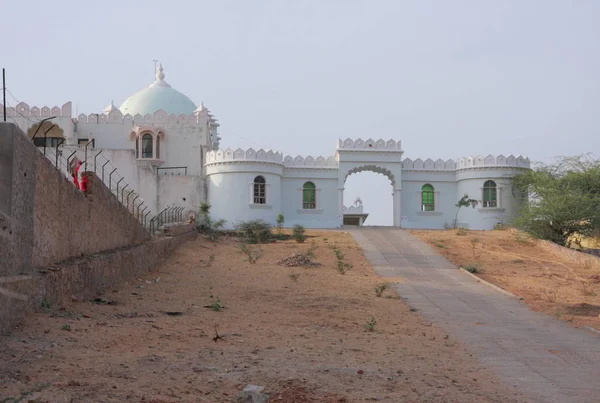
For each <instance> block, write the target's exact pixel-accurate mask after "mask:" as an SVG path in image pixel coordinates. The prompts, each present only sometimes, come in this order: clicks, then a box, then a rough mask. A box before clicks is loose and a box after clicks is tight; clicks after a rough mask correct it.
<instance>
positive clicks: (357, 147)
mask: <svg viewBox="0 0 600 403" xmlns="http://www.w3.org/2000/svg"><path fill="white" fill-rule="evenodd" d="M402 154H403V151H402V149H401V147H400V142H399V141H394V140H388V141H384V140H377V141H374V140H371V139H369V140H366V141H363V140H361V139H358V140H351V139H346V140H344V141H341V140H340V141H339V142H338V148H337V150H336V159H337V160H338V169H339V171H338V206H339V210H338V216H339V217H338V219H339V222H340V226H343V217H344V215H343V208H344V184H345V183H346V179H347V178H348V176H349V175H352V174H354V173H359V172H364V171H370V172H375V173H378V174H382V175H384V176H386V177H387V178H388V179H389V180H390V182H391V184H392V189H393V197H394V199H393V204H392V205H393V217H394V218H393V225H394V227H400V226H401V218H402V217H401V214H400V210H401V205H400V196H401V191H402Z"/></svg>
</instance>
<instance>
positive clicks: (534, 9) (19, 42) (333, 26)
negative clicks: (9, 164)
mask: <svg viewBox="0 0 600 403" xmlns="http://www.w3.org/2000/svg"><path fill="white" fill-rule="evenodd" d="M87 4H88V2H83V1H62V0H55V1H27V2H24V1H22V2H18V1H8V0H4V4H3V7H2V9H3V12H2V13H3V14H4V18H2V24H1V25H0V38H2V49H0V66H1V67H5V68H6V69H7V80H8V83H7V88H9V89H10V90H11V92H12V93H13V94H14V96H15V97H16V98H17V99H18V100H20V101H21V100H22V101H26V102H27V103H29V104H30V105H56V104H58V105H61V104H63V103H64V102H66V101H69V100H70V101H72V102H73V104H74V106H76V107H77V110H78V111H79V112H85V113H92V112H99V111H101V110H102V109H103V108H104V107H105V106H106V105H107V104H108V103H109V102H110V100H111V99H112V100H114V101H115V103H116V104H117V105H119V104H120V103H121V102H122V101H123V100H124V99H125V98H127V97H128V96H129V95H130V94H131V93H133V92H135V91H137V90H139V89H141V88H143V87H145V86H147V85H148V84H150V82H151V81H152V80H153V79H154V71H153V70H154V63H153V62H152V60H153V59H158V60H160V61H161V62H162V63H163V65H164V68H165V74H166V81H168V82H169V83H170V84H171V85H172V86H173V87H174V88H176V89H178V90H180V91H181V92H183V93H185V94H186V95H188V96H189V97H190V98H192V99H193V100H194V101H195V102H196V103H198V104H199V103H200V102H202V101H204V103H205V105H206V106H207V107H208V108H209V109H211V111H213V113H214V114H215V115H216V117H217V118H218V119H219V120H220V123H221V136H222V137H223V141H222V146H224V147H240V146H241V147H249V146H253V147H258V146H262V147H269V148H273V149H277V150H280V151H283V152H284V153H290V154H302V155H307V154H312V155H324V156H329V155H332V154H333V153H334V151H335V144H336V140H337V139H338V138H339V137H342V138H346V137H352V138H358V137H362V138H363V139H366V138H369V137H371V138H374V139H377V138H384V139H389V138H393V139H396V140H402V143H403V148H404V150H405V155H404V156H405V157H410V158H413V159H414V158H417V157H421V158H434V159H437V158H439V157H441V158H444V159H446V158H456V157H458V156H462V155H469V154H485V155H487V154H500V153H503V154H505V155H508V154H511V153H513V154H517V155H518V154H523V155H525V156H529V157H530V158H531V159H532V160H534V161H545V162H548V161H551V160H552V158H553V157H555V156H557V155H571V154H580V153H584V152H594V153H596V154H600V130H599V129H598V127H599V124H600V113H599V112H600V23H599V21H600V1H598V0H588V1H583V0H581V1H580V0H556V1H551V0H537V1H536V0H527V1H525V0H517V1H508V0H495V1H485V0H471V1H458V0H453V1H443V0H438V1H425V0H414V1H401V0H386V1H378V0H369V1H367V0H365V1H353V0H337V1H333V0H329V1H328V0H319V1H312V0H301V1H298V0H296V1H286V0H278V1H275V0H272V1H260V0H254V1H248V0H238V1H225V0H218V1H215V0H213V1H175V0H171V1H154V0H145V1H126V0H121V1H109V0H104V1H102V2H94V3H93V4H94V6H93V7H90V6H88V5H87ZM90 4H91V3H90ZM8 101H9V102H11V103H12V104H13V105H14V103H15V102H14V100H13V99H12V98H11V97H10V96H9V98H8ZM240 136H241V137H240ZM242 137H243V138H242ZM346 185H347V192H346V200H347V201H348V202H351V201H353V200H354V198H355V197H356V195H360V196H361V197H362V199H363V201H364V202H365V209H366V210H368V211H369V212H370V213H371V217H370V219H369V221H368V223H369V222H370V223H371V224H376V223H379V224H381V223H388V224H391V217H392V214H391V187H390V186H389V181H387V179H386V178H384V177H383V176H378V175H375V174H371V175H369V174H365V173H363V174H359V175H353V176H351V177H350V178H349V179H348V182H347V184H346ZM348 199H351V200H348Z"/></svg>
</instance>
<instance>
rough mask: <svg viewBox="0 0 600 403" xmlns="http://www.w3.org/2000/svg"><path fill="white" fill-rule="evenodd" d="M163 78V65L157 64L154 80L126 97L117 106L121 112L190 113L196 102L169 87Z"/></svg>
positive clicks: (194, 108)
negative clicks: (161, 111) (159, 111)
mask: <svg viewBox="0 0 600 403" xmlns="http://www.w3.org/2000/svg"><path fill="white" fill-rule="evenodd" d="M164 78H165V75H164V73H163V67H162V65H160V64H159V65H158V68H157V69H156V81H154V82H153V83H152V84H150V86H149V87H147V88H144V89H143V90H141V91H138V92H136V93H135V94H133V95H132V96H130V97H129V98H127V99H126V100H125V101H124V102H123V103H122V104H121V106H120V107H119V109H120V110H121V113H123V114H124V115H125V114H127V113H128V114H130V115H132V116H134V115H136V114H138V113H139V114H140V115H146V114H151V115H152V114H154V112H156V111H158V110H163V111H165V112H166V113H168V114H172V113H174V114H175V115H180V114H182V113H183V114H186V115H191V114H192V113H193V112H194V111H195V110H196V104H194V102H192V100H191V99H189V98H188V97H187V96H185V95H183V94H182V93H181V92H179V91H177V90H175V89H173V88H171V86H170V85H169V84H168V83H167V82H166V81H164Z"/></svg>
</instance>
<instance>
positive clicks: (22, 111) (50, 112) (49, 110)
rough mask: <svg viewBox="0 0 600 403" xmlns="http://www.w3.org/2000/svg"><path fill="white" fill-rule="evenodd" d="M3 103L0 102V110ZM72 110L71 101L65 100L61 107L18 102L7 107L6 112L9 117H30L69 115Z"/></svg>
mask: <svg viewBox="0 0 600 403" xmlns="http://www.w3.org/2000/svg"><path fill="white" fill-rule="evenodd" d="M2 108H3V105H2V104H0V110H2ZM71 112H72V104H71V102H67V103H66V104H64V105H63V106H61V107H58V106H53V107H50V106H42V107H41V108H40V107H38V106H31V107H30V106H29V105H28V104H26V103H25V102H19V103H18V104H17V105H16V106H15V107H7V108H6V114H7V116H11V117H19V116H22V117H26V118H28V117H32V118H46V117H51V116H56V117H60V116H66V117H71Z"/></svg>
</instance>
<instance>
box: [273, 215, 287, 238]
mask: <svg viewBox="0 0 600 403" xmlns="http://www.w3.org/2000/svg"><path fill="white" fill-rule="evenodd" d="M275 222H276V223H277V235H281V232H282V231H283V224H284V223H285V217H284V216H283V214H281V213H279V214H278V215H277V219H276V220H275Z"/></svg>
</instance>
